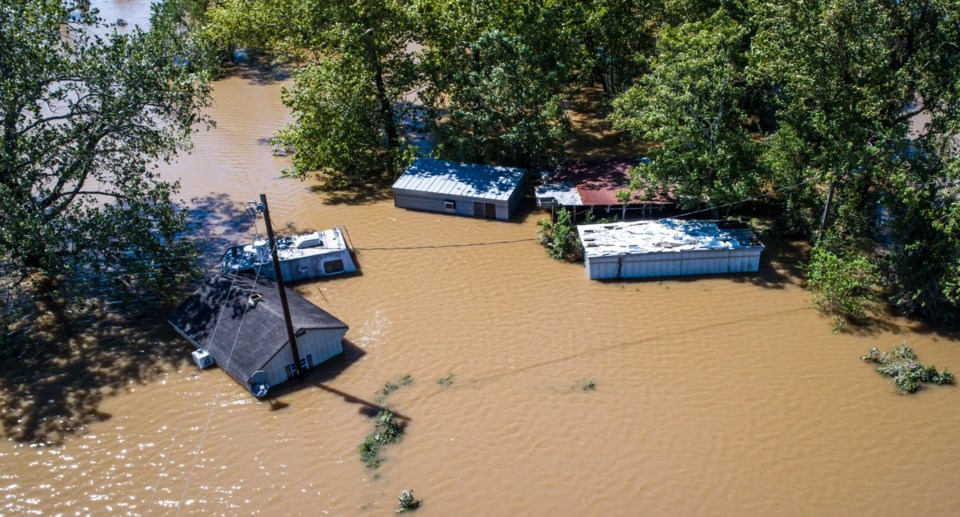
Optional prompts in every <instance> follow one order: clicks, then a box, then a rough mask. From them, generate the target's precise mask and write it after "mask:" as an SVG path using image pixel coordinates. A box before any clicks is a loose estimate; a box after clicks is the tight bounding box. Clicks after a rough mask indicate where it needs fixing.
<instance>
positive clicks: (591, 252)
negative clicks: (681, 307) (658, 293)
mask: <svg viewBox="0 0 960 517" xmlns="http://www.w3.org/2000/svg"><path fill="white" fill-rule="evenodd" d="M577 232H578V233H579V234H580V242H581V244H582V245H583V251H584V263H585V265H586V268H587V276H588V277H589V278H590V279H591V280H620V279H625V278H650V277H660V276H680V275H712V274H723V273H750V272H756V271H757V270H758V269H759V267H760V252H762V251H763V249H764V246H763V244H761V243H760V241H758V240H757V238H756V235H755V234H754V233H753V231H752V230H750V229H749V228H747V227H746V226H745V225H743V224H742V223H738V222H732V221H697V220H693V221H684V220H680V219H660V220H658V221H638V222H632V223H613V224H590V225H581V226H578V227H577Z"/></svg>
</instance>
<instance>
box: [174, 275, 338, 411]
mask: <svg viewBox="0 0 960 517" xmlns="http://www.w3.org/2000/svg"><path fill="white" fill-rule="evenodd" d="M286 294H287V300H288V305H289V307H290V316H291V320H292V321H293V330H294V333H295V335H296V336H297V348H298V349H299V354H300V359H299V361H300V368H301V369H302V370H307V369H310V368H313V367H314V366H315V365H317V364H320V363H322V362H324V361H326V360H327V359H330V358H331V357H333V356H335V355H337V354H340V353H341V352H343V336H344V335H345V334H346V333H347V328H348V327H347V324H346V323H344V322H342V321H340V320H338V319H337V318H335V317H333V316H332V315H330V314H329V313H328V312H326V311H324V310H323V309H321V308H319V307H317V306H316V305H314V304H313V303H311V302H310V301H308V300H307V299H306V298H304V297H302V296H300V295H299V294H297V293H296V292H294V291H293V290H291V289H286ZM168 321H169V323H170V324H171V325H172V326H173V328H174V329H176V331H177V333H179V334H180V335H181V336H183V337H184V339H186V340H187V341H189V342H190V343H191V344H192V345H193V346H195V347H197V349H198V350H197V351H196V352H194V354H193V356H194V360H196V361H197V363H198V365H200V366H201V367H202V368H203V367H206V366H209V365H211V364H213V363H215V364H218V365H220V367H221V368H223V371H225V372H226V373H227V374H228V375H230V376H231V377H233V378H234V380H236V381H237V382H239V383H240V384H241V385H243V386H244V387H247V388H249V389H250V390H251V391H252V392H253V393H254V394H255V395H257V396H264V395H266V392H267V390H269V389H270V387H272V386H275V385H277V384H280V383H282V382H284V381H286V380H288V379H290V378H292V377H293V375H294V357H293V350H292V347H291V346H290V340H289V339H288V338H287V330H286V326H285V323H284V319H283V310H282V308H281V305H280V294H279V291H278V290H277V284H276V283H275V282H274V281H273V280H270V279H267V278H264V277H263V276H262V275H261V276H259V277H257V278H256V280H255V279H254V277H252V276H248V275H244V274H232V275H223V274H219V275H215V276H213V277H211V278H209V279H207V280H206V281H205V282H204V283H203V285H202V286H201V287H200V288H199V289H197V291H196V292H194V293H193V294H192V295H191V296H190V297H189V298H187V300H186V301H185V302H183V304H181V305H180V307H178V308H177V309H176V310H175V311H174V312H173V314H172V315H171V316H170V319H169V320H168Z"/></svg>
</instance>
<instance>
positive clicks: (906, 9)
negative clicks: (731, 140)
mask: <svg viewBox="0 0 960 517" xmlns="http://www.w3.org/2000/svg"><path fill="white" fill-rule="evenodd" d="M753 6H754V18H753V24H754V26H755V27H756V34H755V36H754V38H753V47H752V50H751V55H750V60H751V69H752V70H753V73H755V74H757V77H758V78H762V80H764V81H767V82H769V84H772V85H774V91H775V93H776V98H775V101H776V102H777V103H778V105H779V107H778V110H777V122H778V124H779V129H778V131H777V132H776V134H775V135H773V137H772V138H771V139H770V140H769V141H768V152H767V153H766V154H767V160H768V163H769V164H770V166H771V168H772V169H773V171H774V173H775V176H776V181H777V182H778V183H779V184H781V185H783V184H786V183H793V182H796V181H798V180H799V181H806V182H808V185H809V188H804V189H799V190H797V191H796V194H793V195H792V196H791V198H792V199H790V201H791V203H790V204H789V205H788V208H790V209H792V210H796V211H802V212H803V214H800V215H798V216H795V217H792V219H793V220H794V221H797V222H799V223H800V224H801V225H802V224H803V223H804V222H806V226H807V227H806V228H805V230H806V232H807V233H808V234H810V233H813V232H814V231H815V230H816V229H817V226H815V225H817V224H818V223H819V217H817V216H816V215H815V214H819V213H820V212H821V210H822V207H823V205H824V201H823V200H824V197H825V196H824V192H826V191H827V190H828V189H827V188H826V186H827V185H828V184H833V185H834V186H835V196H834V199H833V204H832V206H830V207H829V211H828V212H827V216H828V217H829V221H830V222H829V226H830V231H831V233H834V234H837V235H840V236H844V237H845V238H846V240H847V241H848V242H849V241H850V240H851V239H850V236H857V237H861V236H869V237H873V238H874V239H877V240H879V241H880V242H882V243H884V244H885V247H886V249H887V251H888V254H887V255H885V256H887V257H888V258H889V260H888V263H889V264H890V265H891V267H892V270H891V271H890V274H891V277H892V278H891V280H892V281H891V282H890V285H891V287H892V292H891V293H890V294H891V295H892V298H893V300H894V302H895V303H897V305H898V306H899V307H900V308H901V309H903V310H904V311H906V312H918V311H921V312H924V313H926V314H927V315H930V316H934V317H944V316H947V315H954V314H956V313H957V308H958V301H960V299H958V296H957V292H956V288H955V287H954V286H955V285H957V279H958V274H957V269H958V267H957V266H958V264H960V262H958V259H960V256H958V251H960V249H958V248H957V246H954V245H952V243H953V242H956V240H957V228H958V226H957V224H956V221H957V207H956V203H957V200H956V197H955V194H954V189H955V185H956V178H957V176H956V168H955V167H956V162H955V160H956V155H955V154H952V151H949V146H947V145H944V142H946V141H949V140H950V139H951V138H953V136H954V135H956V134H957V128H958V126H960V124H958V121H960V116H958V110H957V106H958V104H957V102H958V100H960V99H958V93H960V92H958V88H957V86H956V85H957V84H960V66H957V64H958V63H960V49H958V47H957V41H960V19H958V17H960V10H958V9H957V5H956V2H950V1H919V0H905V1H901V2H887V1H881V0H871V1H862V2H861V1H856V2H855V1H852V0H820V1H815V2H767V1H757V2H754V3H753ZM921 113H922V114H926V115H927V116H929V117H930V119H931V122H930V123H929V124H927V125H926V126H925V127H923V128H921V130H920V131H919V132H912V131H911V124H912V123H913V121H914V120H915V117H916V116H917V115H919V114H921ZM878 214H887V217H877V215H878ZM847 251H850V250H847ZM841 255H842V256H843V255H844V254H843V253H841ZM873 260H876V258H875V259H873Z"/></svg>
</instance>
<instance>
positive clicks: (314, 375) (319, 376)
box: [264, 339, 409, 420]
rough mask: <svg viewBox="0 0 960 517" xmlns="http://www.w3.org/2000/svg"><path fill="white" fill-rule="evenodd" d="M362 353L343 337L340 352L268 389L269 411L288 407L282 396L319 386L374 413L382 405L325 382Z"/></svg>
mask: <svg viewBox="0 0 960 517" xmlns="http://www.w3.org/2000/svg"><path fill="white" fill-rule="evenodd" d="M364 355H366V352H365V351H364V350H363V349H362V348H360V347H358V346H357V345H355V344H353V342H351V341H350V340H349V339H344V340H343V353H342V354H340V355H337V356H336V357H333V358H332V359H329V360H327V361H324V362H323V363H320V364H318V365H317V366H315V367H314V368H313V369H311V370H309V371H308V372H307V373H306V374H305V375H304V377H303V379H300V380H297V379H293V380H290V381H287V382H285V383H283V384H280V385H278V386H276V387H275V388H272V389H271V390H270V396H269V397H268V398H267V399H265V400H264V402H265V403H267V404H269V408H270V410H271V411H275V410H277V409H283V408H286V407H289V406H290V403H289V402H286V401H284V400H281V398H282V397H285V396H287V395H291V394H293V393H295V392H298V391H300V390H302V389H305V388H319V389H321V390H324V391H327V392H329V393H333V394H335V395H338V396H340V397H342V398H343V399H344V400H345V401H347V402H349V403H351V404H360V405H361V406H362V407H361V410H360V412H361V413H365V414H366V412H367V411H370V412H373V414H376V412H377V411H379V410H382V409H383V407H382V406H379V405H377V404H374V403H372V402H369V401H366V400H363V399H360V398H358V397H354V396H353V395H349V394H347V393H344V392H342V391H340V390H337V389H336V388H332V387H330V386H328V385H326V384H325V383H326V382H328V381H330V380H332V379H335V378H337V377H338V376H339V375H340V374H341V373H343V372H344V371H346V370H347V369H348V368H350V366H352V365H353V364H354V363H356V362H357V361H359V360H360V359H361V358H363V356H364ZM407 420H409V419H407Z"/></svg>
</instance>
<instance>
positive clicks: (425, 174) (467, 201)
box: [393, 158, 526, 221]
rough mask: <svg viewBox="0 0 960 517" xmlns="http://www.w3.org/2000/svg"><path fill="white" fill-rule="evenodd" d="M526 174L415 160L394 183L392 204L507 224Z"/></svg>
mask: <svg viewBox="0 0 960 517" xmlns="http://www.w3.org/2000/svg"><path fill="white" fill-rule="evenodd" d="M525 173H526V171H525V170H524V169H519V168H515V167H500V166H494V165H480V164H475V163H458V162H450V161H444V160H434V159H431V158H418V159H417V160H416V161H414V162H413V164H411V165H410V167H409V168H408V169H407V170H406V171H405V172H404V173H403V175H401V176H400V178H398V179H397V181H396V182H395V183H394V184H393V200H394V205H395V206H397V207H400V208H410V209H414V210H427V211H430V212H440V213H448V214H455V215H466V216H473V217H486V218H490V219H500V220H503V221H506V220H508V219H510V217H512V216H513V213H514V212H515V211H516V209H517V207H518V206H519V205H520V201H521V199H522V197H523V192H522V189H521V188H520V187H521V186H522V185H523V177H524V174H525Z"/></svg>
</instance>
